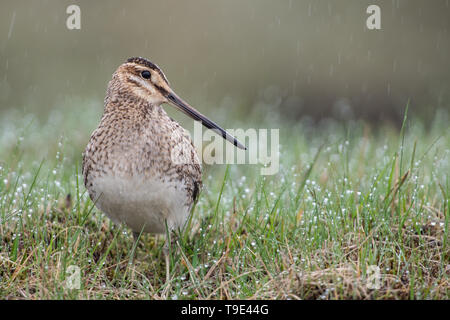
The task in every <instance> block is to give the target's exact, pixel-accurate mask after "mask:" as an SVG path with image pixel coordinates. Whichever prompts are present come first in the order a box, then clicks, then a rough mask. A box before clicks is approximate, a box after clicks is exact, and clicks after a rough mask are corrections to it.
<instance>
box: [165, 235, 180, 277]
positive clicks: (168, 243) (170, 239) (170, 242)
mask: <svg viewBox="0 0 450 320" xmlns="http://www.w3.org/2000/svg"><path fill="white" fill-rule="evenodd" d="M165 238H166V239H165V242H164V247H163V253H164V257H165V260H166V283H169V280H170V255H171V254H172V252H173V250H174V248H176V245H175V243H176V242H177V240H178V235H177V234H176V233H175V232H174V231H173V230H170V231H168V233H167V234H166V237H165Z"/></svg>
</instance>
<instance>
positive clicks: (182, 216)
mask: <svg viewBox="0 0 450 320" xmlns="http://www.w3.org/2000/svg"><path fill="white" fill-rule="evenodd" d="M92 191H94V192H93V193H92V195H94V197H93V198H94V201H96V203H95V204H96V206H97V207H98V208H99V209H100V210H101V211H103V212H104V213H106V214H107V215H108V216H109V217H110V218H111V219H112V220H113V221H114V222H116V223H125V224H126V225H128V226H129V227H130V228H131V229H132V230H133V231H134V232H141V231H142V230H143V231H145V232H150V233H164V232H166V221H167V227H168V228H169V229H174V228H180V227H183V226H184V223H185V222H186V220H187V218H188V216H189V211H190V208H189V207H188V206H187V205H186V200H187V198H186V197H187V193H186V191H185V189H184V185H183V184H182V183H181V182H180V181H173V182H168V181H167V182H166V181H159V180H156V179H155V180H143V179H139V178H121V177H98V178H95V179H94V181H93V185H92ZM96 199H98V200H96Z"/></svg>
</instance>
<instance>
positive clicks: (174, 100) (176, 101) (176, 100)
mask: <svg viewBox="0 0 450 320" xmlns="http://www.w3.org/2000/svg"><path fill="white" fill-rule="evenodd" d="M167 100H169V102H170V103H171V104H172V105H173V106H175V107H176V108H177V109H179V110H180V111H182V112H184V113H185V114H186V115H188V116H189V117H191V118H192V119H194V120H197V121H200V122H201V123H202V124H203V125H204V126H205V127H206V128H208V129H211V130H213V131H214V132H215V133H217V134H219V135H221V136H222V138H224V139H226V140H228V141H229V142H231V143H232V144H234V145H235V146H236V147H238V148H240V149H244V150H247V148H246V147H244V145H243V144H242V143H240V142H239V141H238V140H237V139H236V138H235V137H233V136H232V135H231V134H229V133H228V132H226V131H225V130H224V129H222V128H221V127H219V126H218V125H217V124H216V123H215V122H213V121H211V120H209V119H208V118H207V117H205V116H204V115H202V114H201V113H200V112H198V111H197V110H195V109H194V108H193V107H191V106H190V105H189V104H188V103H187V102H185V101H184V100H183V99H181V98H180V97H179V96H177V95H176V94H175V93H174V92H169V94H168V95H167Z"/></svg>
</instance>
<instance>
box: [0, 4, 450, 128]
mask: <svg viewBox="0 0 450 320" xmlns="http://www.w3.org/2000/svg"><path fill="white" fill-rule="evenodd" d="M70 4H77V5H79V6H80V8H81V30H68V29H67V28H66V19H67V17H68V14H67V13H66V8H67V6H68V5H70ZM370 4H377V5H379V6H380V7H381V27H382V29H381V30H373V31H371V30H368V29H367V28H366V19H367V17H368V14H367V13H366V9H367V7H368V6H369V5H370ZM449 27H450V4H449V0H433V1H425V0H421V1H418V0H389V1H364V0H345V1H344V0H341V1H331V0H315V1H313V0H309V1H293V0H291V1H287V0H286V1H269V0H264V1H263V0H249V1H242V0H228V1H211V0H194V1H174V0H169V1H87V0H86V1H75V0H72V1H57V0H47V1H43V0H40V1H16V0H14V1H9V0H7V1H5V0H2V3H1V11H0V116H1V115H2V113H4V112H5V110H8V109H19V110H24V111H25V112H29V113H32V114H37V115H39V116H45V115H46V114H48V112H49V111H51V110H55V109H59V108H64V107H67V106H70V107H71V108H73V107H74V106H76V103H74V101H75V102H76V101H80V102H79V103H83V101H87V100H89V101H94V103H93V106H94V108H97V106H98V112H101V110H102V101H103V98H104V95H105V89H106V85H107V82H108V81H109V80H110V78H111V74H112V73H113V72H114V70H115V69H116V67H117V66H118V65H119V64H121V63H122V62H124V61H125V60H126V58H128V57H130V56H143V57H147V58H149V59H150V60H151V61H153V62H155V63H156V64H158V65H159V66H160V67H161V68H162V69H163V70H164V72H165V73H166V75H167V77H168V78H169V81H170V82H171V84H172V86H173V88H174V89H175V91H176V92H177V93H178V94H179V95H180V96H182V97H183V98H184V99H186V100H187V101H189V102H190V103H191V104H192V105H193V106H195V107H196V108H198V109H199V110H201V111H203V112H206V113H207V114H209V115H212V114H214V113H216V114H218V115H217V117H219V118H223V117H225V116H221V115H226V117H227V118H237V117H241V116H243V115H246V114H250V113H251V112H253V111H252V110H263V112H266V111H265V110H269V111H273V112H275V113H276V114H278V115H279V116H280V117H281V118H285V119H290V120H297V119H300V118H302V117H305V116H307V117H312V118H313V119H323V118H330V117H331V118H336V119H355V118H363V119H366V120H369V121H373V122H375V123H379V122H380V121H383V122H385V121H389V122H394V123H398V120H399V119H401V118H402V116H403V112H404V110H405V107H406V105H407V102H408V100H410V111H411V112H412V113H414V114H416V115H419V116H421V117H423V119H424V120H425V121H427V120H430V119H432V118H433V114H434V111H435V110H436V109H437V108H443V109H447V110H448V108H449V101H450V94H449V93H450V90H449V89H450V67H449V62H450V58H449V56H450V55H449V53H450V30H449ZM219 110H220V112H219ZM217 117H215V119H216V120H219V119H217Z"/></svg>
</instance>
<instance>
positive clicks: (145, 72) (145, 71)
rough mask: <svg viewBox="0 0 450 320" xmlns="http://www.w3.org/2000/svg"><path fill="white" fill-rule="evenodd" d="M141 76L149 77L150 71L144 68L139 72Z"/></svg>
mask: <svg viewBox="0 0 450 320" xmlns="http://www.w3.org/2000/svg"><path fill="white" fill-rule="evenodd" d="M141 76H142V78H144V79H150V77H151V73H150V71H147V70H144V71H142V72H141Z"/></svg>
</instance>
